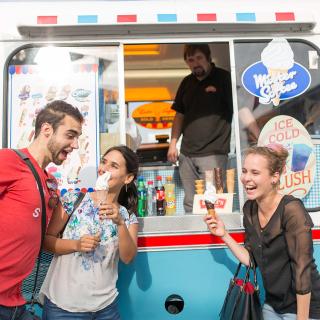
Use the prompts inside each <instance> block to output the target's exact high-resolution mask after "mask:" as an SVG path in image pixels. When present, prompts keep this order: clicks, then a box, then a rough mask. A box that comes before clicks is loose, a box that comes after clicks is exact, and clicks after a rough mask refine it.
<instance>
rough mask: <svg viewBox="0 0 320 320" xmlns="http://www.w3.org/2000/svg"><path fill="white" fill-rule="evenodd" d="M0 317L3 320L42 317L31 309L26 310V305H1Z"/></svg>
mask: <svg viewBox="0 0 320 320" xmlns="http://www.w3.org/2000/svg"><path fill="white" fill-rule="evenodd" d="M0 319H1V320H34V319H40V318H38V317H36V316H34V315H33V314H31V313H30V312H29V311H27V310H26V306H24V305H23V306H18V307H6V306H0Z"/></svg>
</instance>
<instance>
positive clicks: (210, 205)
mask: <svg viewBox="0 0 320 320" xmlns="http://www.w3.org/2000/svg"><path fill="white" fill-rule="evenodd" d="M204 203H205V204H206V208H207V210H208V214H210V215H211V216H212V217H213V218H215V217H216V211H215V209H214V203H212V202H210V201H208V200H205V201H204Z"/></svg>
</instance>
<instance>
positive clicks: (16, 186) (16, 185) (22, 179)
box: [0, 149, 53, 306]
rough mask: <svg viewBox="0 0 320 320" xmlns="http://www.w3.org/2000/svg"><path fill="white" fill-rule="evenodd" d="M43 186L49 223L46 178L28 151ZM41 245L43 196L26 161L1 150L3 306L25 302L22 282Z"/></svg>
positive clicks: (0, 292)
mask: <svg viewBox="0 0 320 320" xmlns="http://www.w3.org/2000/svg"><path fill="white" fill-rule="evenodd" d="M21 151H23V152H24V153H25V154H27V155H28V156H29V158H30V160H31V162H32V164H33V165H34V167H35V168H36V170H37V172H38V174H39V176H40V179H41V182H42V185H43V186H44V188H43V190H44V194H45V201H46V204H47V207H46V210H47V223H48V222H49V219H50V218H51V215H52V209H50V208H49V207H48V200H49V197H50V194H49V190H48V189H47V187H46V182H45V181H46V179H48V178H53V177H52V176H51V175H48V174H47V173H46V172H45V171H44V170H42V169H41V168H40V167H39V165H38V163H37V162H36V161H35V159H34V158H33V157H32V156H31V154H30V153H29V152H28V150H27V149H22V150H21ZM40 242H41V197H40V193H39V191H38V186H37V182H36V180H35V178H34V176H33V174H32V172H31V171H30V169H29V167H28V166H27V165H26V164H25V162H24V161H23V160H22V159H21V158H20V157H18V155H17V154H16V153H15V152H13V151H12V150H10V149H2V150H0V305H4V306H19V305H23V304H24V303H25V300H24V298H23V296H22V293H21V286H22V281H23V280H24V279H25V278H26V277H27V276H28V275H29V274H30V273H31V271H32V269H33V266H34V263H35V260H36V258H37V256H38V253H39V249H40Z"/></svg>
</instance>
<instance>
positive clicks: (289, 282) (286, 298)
mask: <svg viewBox="0 0 320 320" xmlns="http://www.w3.org/2000/svg"><path fill="white" fill-rule="evenodd" d="M243 213H244V220H243V222H244V227H245V233H246V241H245V245H246V247H247V248H248V249H249V250H250V251H251V252H252V253H253V256H254V258H255V260H256V263H257V265H258V267H259V269H260V271H261V275H262V278H263V285H264V288H265V291H266V303H268V304H269V305H271V306H272V307H273V309H274V310H275V311H276V312H278V313H280V314H283V313H295V314H296V313H297V298H296V294H307V293H309V292H311V302H310V312H309V317H310V318H313V319H320V275H319V272H318V270H317V266H316V264H315V261H314V258H313V243H312V235H311V227H312V226H313V223H312V220H311V217H310V216H309V214H308V212H307V211H306V210H305V208H304V206H303V204H302V202H301V201H300V200H298V199H296V198H294V197H293V196H284V197H283V198H282V199H281V201H280V203H279V205H278V207H277V209H276V211H275V212H274V214H273V215H272V217H271V219H270V220H269V222H268V224H267V225H266V226H265V227H264V228H261V226H260V223H259V219H258V205H257V203H256V201H247V202H246V203H245V205H244V207H243Z"/></svg>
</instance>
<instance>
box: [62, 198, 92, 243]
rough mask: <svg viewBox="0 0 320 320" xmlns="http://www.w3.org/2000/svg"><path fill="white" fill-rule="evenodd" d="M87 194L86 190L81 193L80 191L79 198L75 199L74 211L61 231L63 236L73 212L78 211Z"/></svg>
mask: <svg viewBox="0 0 320 320" xmlns="http://www.w3.org/2000/svg"><path fill="white" fill-rule="evenodd" d="M85 195H86V194H85V193H84V192H80V193H79V195H78V198H77V200H76V201H75V203H74V205H73V209H72V212H71V213H70V215H69V216H68V219H67V221H66V223H65V225H64V227H63V229H62V230H61V231H60V235H61V237H62V235H63V233H64V230H65V229H66V227H67V224H68V222H69V220H70V218H71V216H72V215H73V213H74V212H75V211H76V209H77V208H78V207H79V205H80V203H81V201H82V200H83V198H84V196H85Z"/></svg>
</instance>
